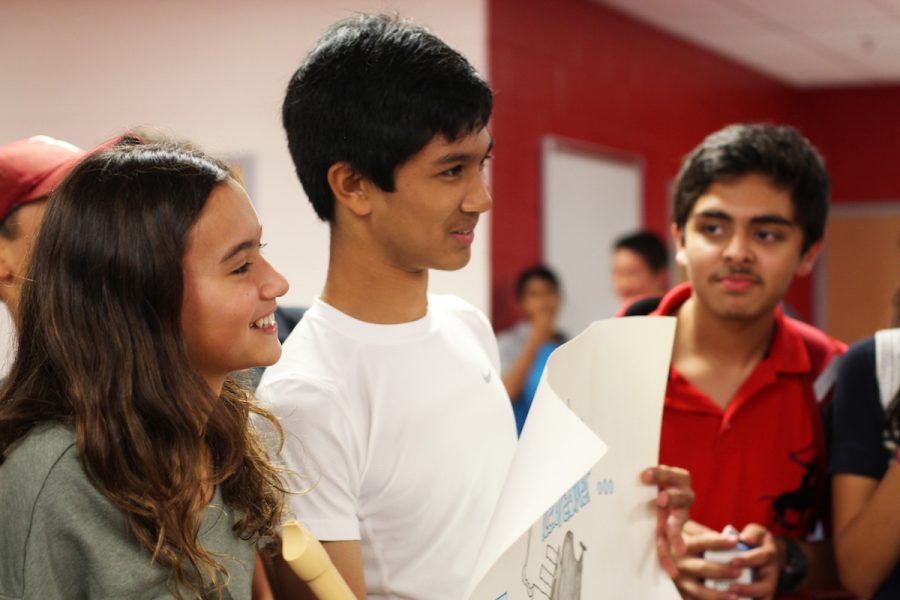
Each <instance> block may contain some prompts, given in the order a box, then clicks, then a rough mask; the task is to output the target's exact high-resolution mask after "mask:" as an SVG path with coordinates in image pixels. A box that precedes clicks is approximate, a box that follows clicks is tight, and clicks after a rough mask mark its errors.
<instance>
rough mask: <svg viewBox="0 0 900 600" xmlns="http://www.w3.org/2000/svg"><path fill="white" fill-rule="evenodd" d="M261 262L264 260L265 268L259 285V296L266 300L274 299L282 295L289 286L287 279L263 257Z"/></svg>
mask: <svg viewBox="0 0 900 600" xmlns="http://www.w3.org/2000/svg"><path fill="white" fill-rule="evenodd" d="M263 262H265V266H266V267H267V269H266V273H265V275H264V279H263V281H262V282H261V285H260V286H259V293H260V296H262V297H263V298H264V299H266V300H274V299H275V298H280V297H282V296H284V295H285V294H286V293H287V291H288V289H289V288H290V287H291V286H290V284H289V283H288V280H287V279H286V278H285V277H284V275H282V274H281V273H279V272H278V271H276V270H275V267H273V266H272V265H271V264H269V262H268V261H266V260H265V259H263Z"/></svg>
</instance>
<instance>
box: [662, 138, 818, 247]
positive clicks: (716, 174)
mask: <svg viewBox="0 0 900 600" xmlns="http://www.w3.org/2000/svg"><path fill="white" fill-rule="evenodd" d="M750 173H759V174H761V175H767V176H769V177H771V179H772V182H773V183H774V184H775V185H776V186H778V187H782V188H784V189H786V190H787V191H788V192H789V193H790V195H791V200H792V201H793V204H794V219H795V220H796V221H797V223H798V224H799V225H800V227H801V228H802V229H803V252H806V250H808V249H809V247H810V246H812V245H813V244H815V243H816V242H818V241H819V240H821V239H822V235H823V234H824V231H825V221H826V219H827V218H828V196H829V192H830V190H831V179H830V177H829V176H828V171H826V169H825V162H824V161H823V160H822V157H821V156H820V155H819V153H818V151H817V150H816V149H815V148H814V147H813V145H812V144H811V143H810V142H809V140H807V139H806V138H804V137H803V136H801V135H800V134H799V133H798V132H797V130H796V129H794V128H793V127H789V126H776V125H769V124H743V125H729V126H728V127H725V128H724V129H720V130H719V131H717V132H715V133H713V134H711V135H709V136H707V138H706V139H705V140H703V142H701V144H700V145H699V146H697V148H695V149H694V150H693V151H692V152H691V153H690V154H688V155H687V157H685V159H684V162H683V164H682V166H681V171H680V172H679V173H678V179H677V181H676V183H675V215H674V220H675V224H676V225H677V226H678V228H679V229H681V230H682V231H684V226H685V224H686V223H687V219H688V216H689V215H690V213H691V210H692V209H693V208H694V204H695V203H696V202H697V199H698V198H699V197H700V196H702V195H703V193H704V192H706V190H707V189H708V188H709V186H710V185H712V184H713V183H715V182H717V181H722V180H728V179H733V178H735V177H740V176H742V175H747V174H750Z"/></svg>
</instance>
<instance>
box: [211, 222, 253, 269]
mask: <svg viewBox="0 0 900 600" xmlns="http://www.w3.org/2000/svg"><path fill="white" fill-rule="evenodd" d="M259 239H262V227H260V228H259ZM258 245H259V240H246V241H243V242H241V243H240V244H236V245H235V246H233V247H232V248H231V250H229V251H228V253H227V254H225V256H224V257H222V261H221V262H223V263H225V262H228V261H229V260H231V259H232V258H234V257H235V255H236V254H238V253H240V252H243V251H244V250H249V249H250V248H254V247H256V246H258Z"/></svg>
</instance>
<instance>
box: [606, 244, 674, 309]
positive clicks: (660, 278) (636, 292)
mask: <svg viewBox="0 0 900 600" xmlns="http://www.w3.org/2000/svg"><path fill="white" fill-rule="evenodd" d="M665 277H666V272H665V269H663V270H661V271H659V272H656V271H654V270H653V269H651V268H650V265H649V264H648V263H647V261H646V260H645V259H644V257H643V256H641V255H640V254H638V253H637V252H635V251H634V250H631V249H630V248H617V249H616V250H614V251H613V254H612V273H611V275H610V282H611V283H612V287H613V291H615V293H616V296H617V297H618V298H619V300H620V301H622V302H626V301H628V300H632V299H636V298H640V297H641V296H650V295H652V294H660V293H662V292H663V291H664V288H665V283H664V282H665Z"/></svg>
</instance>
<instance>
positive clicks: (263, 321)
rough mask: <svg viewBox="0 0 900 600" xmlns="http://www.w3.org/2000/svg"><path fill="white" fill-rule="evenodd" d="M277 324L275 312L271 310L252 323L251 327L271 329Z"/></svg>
mask: <svg viewBox="0 0 900 600" xmlns="http://www.w3.org/2000/svg"><path fill="white" fill-rule="evenodd" d="M274 326H275V313H274V312H271V313H269V314H267V315H266V316H264V317H260V318H258V319H257V320H255V321H253V322H252V323H250V329H269V328H271V327H274Z"/></svg>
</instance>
